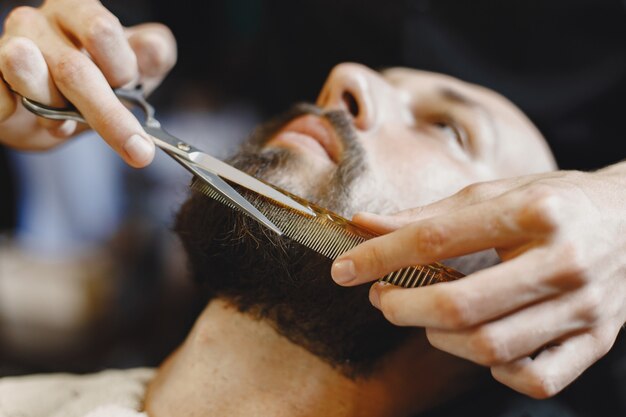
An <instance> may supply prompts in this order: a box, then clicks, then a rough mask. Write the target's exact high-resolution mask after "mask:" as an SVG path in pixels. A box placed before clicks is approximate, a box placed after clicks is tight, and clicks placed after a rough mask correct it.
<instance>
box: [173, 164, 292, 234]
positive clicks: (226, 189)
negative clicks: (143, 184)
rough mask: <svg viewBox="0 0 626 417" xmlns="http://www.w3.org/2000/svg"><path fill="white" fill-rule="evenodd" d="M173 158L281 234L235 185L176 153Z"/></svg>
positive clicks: (256, 218)
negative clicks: (232, 185)
mask: <svg viewBox="0 0 626 417" xmlns="http://www.w3.org/2000/svg"><path fill="white" fill-rule="evenodd" d="M170 155H171V156H172V158H174V159H176V160H177V161H178V162H179V163H180V164H181V165H182V166H184V167H185V168H187V169H188V170H189V171H191V173H193V174H194V175H196V176H198V177H200V178H201V179H202V180H204V182H205V183H206V184H207V185H208V186H210V187H211V188H213V189H214V190H215V191H217V192H218V193H220V194H221V195H222V196H223V197H224V198H226V199H227V200H228V201H230V202H231V203H232V204H233V205H235V206H236V207H237V208H239V209H240V210H242V211H243V212H245V213H247V214H249V215H250V216H251V217H252V218H253V219H255V220H256V221H258V222H259V223H261V224H262V225H264V226H266V227H268V228H269V229H271V230H272V231H273V232H274V233H276V234H278V235H279V236H281V235H282V234H283V232H282V230H280V229H279V228H278V226H276V225H275V224H274V223H272V222H271V221H270V220H269V219H268V218H267V217H265V215H264V214H263V213H261V212H260V211H259V210H258V209H257V208H256V207H254V206H253V205H252V204H251V203H250V202H249V201H248V200H246V199H245V198H244V197H243V196H242V195H241V194H239V193H238V192H237V191H236V190H235V189H234V188H233V187H231V186H230V185H229V184H228V183H227V182H226V181H224V180H223V179H221V178H220V177H218V176H217V175H216V174H213V173H212V172H208V171H205V170H204V169H202V168H200V167H198V166H195V165H193V164H192V163H190V162H189V161H187V160H186V159H184V158H181V157H180V156H178V155H176V154H170Z"/></svg>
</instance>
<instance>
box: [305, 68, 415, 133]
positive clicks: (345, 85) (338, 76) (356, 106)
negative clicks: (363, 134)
mask: <svg viewBox="0 0 626 417" xmlns="http://www.w3.org/2000/svg"><path fill="white" fill-rule="evenodd" d="M401 104H402V103H401V100H400V98H399V95H398V94H397V92H396V91H395V89H394V88H393V87H392V86H391V85H390V84H389V83H387V81H385V79H383V78H382V77H381V76H380V75H379V74H378V73H377V72H375V71H372V70H371V69H369V68H367V67H365V66H363V65H360V64H353V63H344V64H339V65H337V66H335V67H334V68H333V70H332V71H331V72H330V74H329V76H328V78H327V79H326V82H325V83H324V86H323V87H322V91H321V92H320V94H319V96H318V98H317V105H318V106H319V107H321V108H322V109H324V110H344V111H346V112H348V113H349V114H350V115H351V116H352V119H353V122H354V126H355V127H356V128H357V129H359V130H362V131H367V130H372V129H374V128H375V127H376V126H378V125H379V124H380V123H381V122H382V121H383V119H386V118H389V117H394V114H395V115H398V116H399V115H400V114H402V113H403V112H402V111H400V109H399V108H398V107H399V106H401Z"/></svg>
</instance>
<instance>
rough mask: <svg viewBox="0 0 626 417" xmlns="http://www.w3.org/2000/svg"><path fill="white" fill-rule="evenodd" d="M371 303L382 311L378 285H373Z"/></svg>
mask: <svg viewBox="0 0 626 417" xmlns="http://www.w3.org/2000/svg"><path fill="white" fill-rule="evenodd" d="M370 303H372V305H373V306H374V307H376V308H377V309H379V310H380V294H378V283H376V284H374V285H372V288H371V289H370Z"/></svg>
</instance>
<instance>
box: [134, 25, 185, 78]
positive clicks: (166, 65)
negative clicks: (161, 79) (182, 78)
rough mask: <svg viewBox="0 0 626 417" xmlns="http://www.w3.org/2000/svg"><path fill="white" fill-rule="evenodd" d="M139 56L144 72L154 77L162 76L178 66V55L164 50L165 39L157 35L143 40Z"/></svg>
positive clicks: (166, 49) (169, 50)
mask: <svg viewBox="0 0 626 417" xmlns="http://www.w3.org/2000/svg"><path fill="white" fill-rule="evenodd" d="M138 55H139V56H138V59H139V63H140V66H141V68H142V70H143V71H144V72H145V73H147V74H148V75H152V76H156V75H162V74H163V73H165V72H167V71H169V70H170V69H172V67H173V66H174V64H176V54H175V53H173V52H172V50H171V49H168V48H163V38H162V37H160V36H157V35H156V34H154V35H148V36H145V37H144V38H143V39H142V41H141V44H140V45H139V51H138Z"/></svg>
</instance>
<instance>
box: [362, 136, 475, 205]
mask: <svg viewBox="0 0 626 417" xmlns="http://www.w3.org/2000/svg"><path fill="white" fill-rule="evenodd" d="M381 133H384V135H378V136H377V138H373V139H370V140H369V141H368V142H367V143H365V144H364V147H365V148H366V151H367V154H368V157H369V159H370V162H371V166H372V167H373V170H374V172H375V174H376V176H377V177H378V179H379V181H380V182H381V183H382V184H384V187H385V188H386V190H385V194H386V196H387V198H392V199H394V200H395V201H396V203H397V205H398V206H399V207H400V208H401V209H403V208H410V207H415V206H418V205H424V204H428V203H431V202H433V201H436V200H440V199H442V198H445V197H448V196H450V195H452V194H454V193H455V192H457V191H458V190H459V189H461V188H463V187H464V186H466V185H468V184H471V183H473V182H476V181H479V180H480V176H479V175H478V173H477V170H476V166H475V164H472V163H471V162H469V161H462V160H459V159H458V158H455V157H454V156H453V152H452V151H451V150H450V149H447V147H446V146H445V145H444V144H441V143H438V142H436V141H435V140H433V139H432V138H425V137H420V136H418V135H416V134H415V133H414V132H410V134H409V133H407V132H406V131H401V130H387V131H385V132H381ZM382 138H384V139H382Z"/></svg>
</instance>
